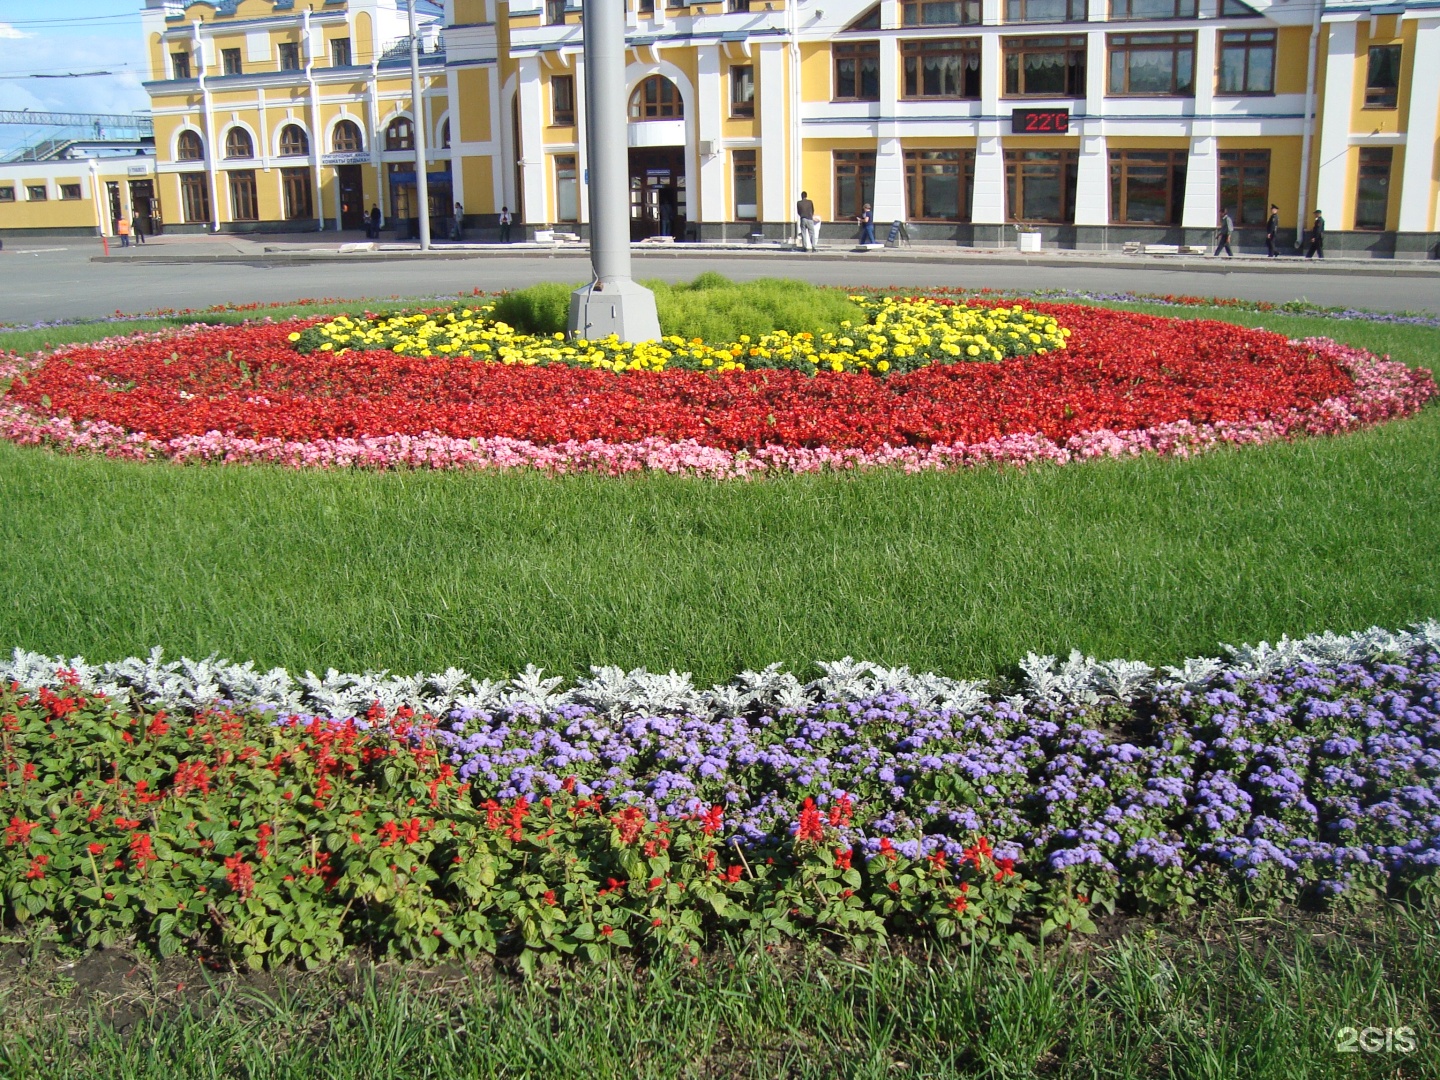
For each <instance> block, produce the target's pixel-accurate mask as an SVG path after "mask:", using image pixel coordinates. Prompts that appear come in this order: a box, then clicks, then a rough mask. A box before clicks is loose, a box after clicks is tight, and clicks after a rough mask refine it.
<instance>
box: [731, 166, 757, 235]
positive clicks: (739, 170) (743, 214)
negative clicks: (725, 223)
mask: <svg viewBox="0 0 1440 1080" xmlns="http://www.w3.org/2000/svg"><path fill="white" fill-rule="evenodd" d="M755 157H756V154H755V151H754V150H733V151H731V153H730V160H731V163H732V165H733V167H734V169H735V220H736V221H755V220H756V219H758V218H759V217H760V200H759V197H758V196H757V194H756V192H757V191H758V184H757V183H756V168H755Z"/></svg>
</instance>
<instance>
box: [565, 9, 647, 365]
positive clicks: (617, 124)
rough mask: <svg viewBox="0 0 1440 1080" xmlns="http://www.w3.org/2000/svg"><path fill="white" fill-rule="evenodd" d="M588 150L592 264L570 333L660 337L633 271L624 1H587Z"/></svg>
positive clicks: (576, 296) (573, 309)
mask: <svg viewBox="0 0 1440 1080" xmlns="http://www.w3.org/2000/svg"><path fill="white" fill-rule="evenodd" d="M584 3H585V8H584V16H583V18H584V34H585V111H586V124H585V149H586V152H587V154H588V156H589V173H590V185H589V187H590V266H591V269H592V270H593V271H594V275H595V280H594V281H592V282H591V283H590V284H589V285H582V286H581V287H580V288H578V289H576V290H575V291H574V292H573V293H571V294H570V333H571V335H572V336H574V337H581V338H587V339H589V340H591V341H593V340H595V339H597V338H603V337H608V336H609V335H610V334H614V335H615V336H616V337H618V338H619V339H620V340H621V341H655V340H657V339H658V338H659V337H660V320H659V318H658V317H657V316H656V314H655V294H654V293H652V292H651V291H650V290H649V289H647V288H645V287H644V286H643V285H640V284H638V283H637V282H636V281H635V280H634V279H633V278H632V277H631V276H630V177H629V167H628V166H629V142H628V140H627V138H626V118H625V0H584Z"/></svg>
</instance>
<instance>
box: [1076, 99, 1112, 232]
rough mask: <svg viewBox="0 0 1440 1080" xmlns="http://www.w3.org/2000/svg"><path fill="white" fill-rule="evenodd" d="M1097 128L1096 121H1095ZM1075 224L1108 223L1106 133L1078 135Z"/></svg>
mask: <svg viewBox="0 0 1440 1080" xmlns="http://www.w3.org/2000/svg"><path fill="white" fill-rule="evenodd" d="M1094 126H1095V127H1096V128H1097V129H1098V127H1099V125H1098V124H1096V125H1094ZM1075 224H1076V225H1108V224H1110V159H1109V155H1108V153H1107V152H1106V147H1105V136H1104V135H1101V134H1098V133H1097V134H1093V135H1092V134H1089V133H1087V134H1085V135H1082V136H1081V137H1080V168H1079V173H1078V175H1077V176H1076V178H1075Z"/></svg>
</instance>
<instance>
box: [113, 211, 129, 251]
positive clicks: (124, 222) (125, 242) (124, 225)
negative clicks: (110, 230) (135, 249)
mask: <svg viewBox="0 0 1440 1080" xmlns="http://www.w3.org/2000/svg"><path fill="white" fill-rule="evenodd" d="M115 235H116V236H118V237H120V246H121V247H122V248H128V247H129V246H130V220H129V219H128V218H123V217H120V218H116V219H115Z"/></svg>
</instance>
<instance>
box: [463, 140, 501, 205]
mask: <svg viewBox="0 0 1440 1080" xmlns="http://www.w3.org/2000/svg"><path fill="white" fill-rule="evenodd" d="M494 185H495V172H494V162H493V161H492V160H491V158H490V157H489V156H488V155H487V156H484V157H467V158H465V206H466V209H467V210H468V211H469V212H470V213H472V214H498V213H499V212H500V208H499V207H498V206H496V205H495V186H494Z"/></svg>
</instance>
